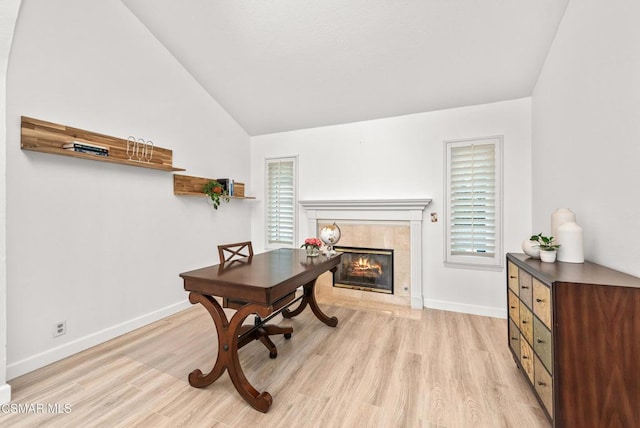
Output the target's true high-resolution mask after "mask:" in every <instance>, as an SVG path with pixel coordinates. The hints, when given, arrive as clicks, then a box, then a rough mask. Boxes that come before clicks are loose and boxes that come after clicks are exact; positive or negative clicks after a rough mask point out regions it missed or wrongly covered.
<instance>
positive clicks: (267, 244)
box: [264, 155, 298, 250]
mask: <svg viewBox="0 0 640 428" xmlns="http://www.w3.org/2000/svg"><path fill="white" fill-rule="evenodd" d="M289 160H292V161H293V174H294V177H293V186H294V191H293V243H292V244H291V245H289V244H278V243H270V242H269V224H268V217H269V204H268V200H267V198H268V191H269V163H272V162H281V161H289ZM264 240H265V241H264V242H265V248H266V249H268V250H273V249H277V248H297V242H298V156H297V155H295V156H278V157H273V158H265V160H264Z"/></svg>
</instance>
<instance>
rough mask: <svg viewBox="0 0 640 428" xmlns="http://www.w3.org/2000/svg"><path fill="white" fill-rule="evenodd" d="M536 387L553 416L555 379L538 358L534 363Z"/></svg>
mask: <svg viewBox="0 0 640 428" xmlns="http://www.w3.org/2000/svg"><path fill="white" fill-rule="evenodd" d="M533 370H534V378H535V382H534V384H533V385H534V387H535V389H536V392H537V393H538V396H539V397H540V400H541V401H542V404H544V407H545V408H546V409H547V412H548V413H549V415H551V417H553V379H552V377H551V375H550V374H549V373H548V372H547V370H545V368H544V366H543V364H542V363H541V362H540V360H539V359H538V358H536V359H535V363H534V368H533Z"/></svg>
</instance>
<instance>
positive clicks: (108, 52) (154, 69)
mask: <svg viewBox="0 0 640 428" xmlns="http://www.w3.org/2000/svg"><path fill="white" fill-rule="evenodd" d="M7 94H8V97H7V131H8V138H7V148H6V156H7V226H8V233H7V278H8V279H7V282H8V285H7V288H8V340H7V342H8V352H7V358H8V377H9V378H11V377H14V376H17V375H19V374H22V373H24V372H26V371H29V370H32V369H34V368H37V367H40V366H42V365H44V364H47V363H49V362H51V361H54V360H56V359H59V358H62V357H64V356H66V355H69V354H71V353H74V352H77V351H78V350H80V349H83V348H86V347H88V346H91V345H93V344H95V343H99V342H101V341H103V340H106V339H108V338H111V337H114V336H116V335H118V334H121V333H123V332H126V331H128V330H130V329H133V328H135V327H137V326H139V325H143V324H145V323H148V322H151V321H153V320H155V319H158V318H161V317H163V316H165V315H167V314H169V313H172V312H174V311H177V310H179V309H181V308H184V307H187V306H189V304H188V302H187V301H186V297H187V295H186V293H185V292H184V290H183V288H182V282H181V280H180V278H179V277H178V274H179V273H180V272H183V271H186V270H189V269H193V268H196V267H200V266H202V265H205V264H214V263H215V262H217V252H216V250H215V246H216V245H217V244H219V243H222V242H233V241H236V240H238V241H239V240H246V239H249V237H250V231H249V228H248V225H249V221H250V217H249V212H250V209H251V206H250V205H249V204H247V203H246V202H242V201H232V202H231V203H229V204H228V205H224V206H222V207H221V209H220V210H218V211H214V210H213V209H212V208H211V207H210V206H209V205H208V204H207V203H206V201H205V199H204V198H197V197H186V196H175V195H174V194H173V181H172V174H170V173H167V172H162V171H154V170H147V169H142V168H132V167H128V166H122V165H111V164H107V163H100V162H92V161H83V160H78V159H72V158H66V157H61V156H53V155H47V154H42V153H35V152H27V151H22V150H20V116H21V115H25V116H31V117H35V118H39V119H43V120H47V121H52V122H56V123H62V124H66V125H70V126H75V127H78V128H83V129H88V130H91V131H95V132H99V133H104V134H108V135H113V136H118V137H123V138H127V137H128V136H129V135H133V136H136V137H139V138H145V139H148V140H152V141H154V142H155V144H157V145H158V146H161V147H165V148H169V149H172V150H173V154H174V165H175V166H179V167H184V168H187V169H188V170H187V172H186V174H190V175H196V176H203V177H225V176H230V177H233V178H235V179H236V180H239V181H248V180H249V148H250V147H249V137H248V135H247V134H246V133H245V132H244V131H243V130H242V129H241V128H240V127H239V126H238V125H237V124H236V123H235V122H234V121H233V120H232V119H231V118H230V117H229V116H228V114H227V113H226V112H225V111H224V110H223V109H222V108H221V107H220V106H219V105H218V104H217V103H216V102H215V101H214V100H212V99H211V98H210V96H209V95H208V94H207V93H206V92H205V91H204V90H203V89H202V88H201V87H200V86H199V85H198V84H197V83H196V82H195V81H194V79H193V78H192V77H191V76H190V75H189V74H188V73H187V72H186V71H185V70H184V69H183V68H182V67H181V66H180V65H179V64H178V63H177V62H176V61H175V59H174V58H173V57H172V56H171V55H170V54H169V53H168V52H167V51H166V50H165V49H164V48H163V47H162V46H161V45H160V44H159V43H158V42H157V40H156V39H155V38H153V37H152V35H151V34H150V33H149V32H148V31H147V29H146V28H145V27H144V26H142V25H141V24H140V22H139V21H137V19H136V18H135V17H134V16H133V15H132V14H131V13H130V12H129V10H128V9H127V8H126V7H125V6H124V5H123V4H122V3H121V2H120V1H118V0H105V1H100V2H86V1H82V0H58V1H55V2H51V1H48V0H25V1H23V5H22V9H21V11H20V15H19V18H18V24H17V27H16V33H15V40H14V45H13V48H12V52H11V57H10V61H9V71H8V90H7ZM62 320H66V321H67V330H68V333H67V334H66V335H65V336H61V337H59V338H53V337H52V329H53V325H54V323H55V322H57V321H62Z"/></svg>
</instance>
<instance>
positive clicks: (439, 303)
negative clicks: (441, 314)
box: [424, 299, 507, 319]
mask: <svg viewBox="0 0 640 428" xmlns="http://www.w3.org/2000/svg"><path fill="white" fill-rule="evenodd" d="M424 306H425V307H426V308H430V309H440V310H443V311H451V312H461V313H463V314H472V315H482V316H485V317H493V318H504V319H506V318H507V309H506V307H505V308H493V307H490V306H478V305H467V304H465V303H456V302H447V301H444V300H431V299H424Z"/></svg>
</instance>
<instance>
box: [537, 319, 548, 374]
mask: <svg viewBox="0 0 640 428" xmlns="http://www.w3.org/2000/svg"><path fill="white" fill-rule="evenodd" d="M551 347H552V343H551V331H549V329H548V328H547V327H546V326H545V325H544V324H543V323H542V321H540V320H539V319H538V317H533V349H534V350H535V351H536V354H538V357H540V360H542V363H543V364H544V366H545V367H546V368H547V370H548V371H549V372H550V373H552V372H553V371H552V367H553V365H552V364H551V363H552V362H553V360H552V359H551V355H552V350H551Z"/></svg>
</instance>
